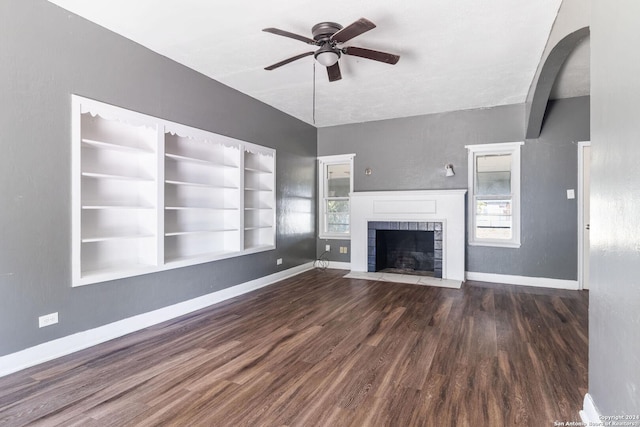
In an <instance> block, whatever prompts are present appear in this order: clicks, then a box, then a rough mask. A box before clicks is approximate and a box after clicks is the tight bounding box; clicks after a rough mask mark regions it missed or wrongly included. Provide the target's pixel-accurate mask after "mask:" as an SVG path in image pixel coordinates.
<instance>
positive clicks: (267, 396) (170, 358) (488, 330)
mask: <svg viewBox="0 0 640 427" xmlns="http://www.w3.org/2000/svg"><path fill="white" fill-rule="evenodd" d="M345 273H346V272H344V271H339V270H326V271H321V270H314V271H310V272H307V273H304V274H302V275H299V276H296V277H294V278H291V279H288V280H285V281H283V282H280V283H278V284H275V285H272V286H269V287H266V288H263V289H260V290H257V291H254V292H252V293H250V294H246V295H243V296H240V297H237V298H235V299H232V300H228V301H226V302H224V303H221V304H218V305H216V306H213V307H210V308H207V309H204V310H201V311H198V312H196V313H193V314H190V315H188V316H184V317H182V318H180V319H175V320H173V321H170V322H166V323H163V324H161V325H157V326H155V327H152V328H149V329H146V330H144V331H140V332H137V333H134V334H130V335H128V336H125V337H122V338H120V339H116V340H113V341H110V342H108V343H105V344H101V345H99V346H95V347H93V348H91V349H87V350H85V351H82V352H78V353H75V354H72V355H69V356H66V357H64V358H61V359H58V360H55V361H52V362H49V363H46V364H43V365H40V366H37V367H34V368H30V369H27V370H24V371H22V372H19V373H16V374H13V375H10V376H7V377H4V378H0V426H23V425H34V426H83V427H86V426H89V427H91V426H157V425H163V426H200V425H202V426H492V427H493V426H552V425H553V424H554V421H579V417H578V411H579V410H580V409H581V407H582V398H583V396H584V394H585V393H586V391H587V358H588V342H587V336H588V332H587V312H588V293H587V292H578V291H558V290H548V289H537V288H528V287H517V286H507V285H497V284H487V283H480V282H467V283H466V284H464V285H463V287H462V289H444V288H434V287H425V286H416V285H405V284H396V283H383V282H371V281H366V280H359V279H344V278H342V276H343V275H344V274H345Z"/></svg>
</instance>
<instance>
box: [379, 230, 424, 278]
mask: <svg viewBox="0 0 640 427" xmlns="http://www.w3.org/2000/svg"><path fill="white" fill-rule="evenodd" d="M375 254H376V255H375V257H376V267H375V271H380V272H385V273H398V274H417V275H424V276H434V270H435V268H434V264H435V251H434V232H433V231H414V230H376V252H375Z"/></svg>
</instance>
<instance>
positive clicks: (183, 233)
mask: <svg viewBox="0 0 640 427" xmlns="http://www.w3.org/2000/svg"><path fill="white" fill-rule="evenodd" d="M227 231H238V229H237V228H224V229H219V230H195V231H174V232H170V233H165V234H164V235H165V236H167V237H171V236H187V235H192V234H207V233H225V232H227Z"/></svg>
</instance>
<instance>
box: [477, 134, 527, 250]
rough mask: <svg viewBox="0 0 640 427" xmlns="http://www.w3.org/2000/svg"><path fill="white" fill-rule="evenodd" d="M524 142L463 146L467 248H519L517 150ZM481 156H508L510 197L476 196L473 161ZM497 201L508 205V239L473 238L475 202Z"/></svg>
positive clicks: (518, 162) (519, 155) (518, 169)
mask: <svg viewBox="0 0 640 427" xmlns="http://www.w3.org/2000/svg"><path fill="white" fill-rule="evenodd" d="M522 145H524V141H519V142H502V143H495V144H475V145H465V148H466V149H467V150H468V157H467V168H468V189H469V193H468V194H469V200H468V203H467V209H468V212H467V221H468V223H469V224H468V228H469V232H468V239H469V246H492V247H501V248H519V247H520V169H521V162H520V157H521V153H520V151H521V147H522ZM479 155H482V156H487V155H510V156H511V169H510V171H511V178H510V183H511V184H510V188H511V194H510V195H509V196H506V195H477V194H476V177H477V174H476V157H477V156H479ZM494 197H497V198H499V199H504V200H507V199H508V200H510V201H511V238H510V239H499V238H491V239H490V238H480V237H477V236H476V232H475V230H476V210H475V205H476V201H477V200H483V199H484V200H487V198H489V199H493V198H494Z"/></svg>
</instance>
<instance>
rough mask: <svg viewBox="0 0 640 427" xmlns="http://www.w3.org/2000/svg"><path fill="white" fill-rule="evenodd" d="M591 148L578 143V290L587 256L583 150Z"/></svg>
mask: <svg viewBox="0 0 640 427" xmlns="http://www.w3.org/2000/svg"><path fill="white" fill-rule="evenodd" d="M585 147H591V141H579V142H578V285H579V286H580V289H584V282H585V277H584V276H585V274H584V273H585V270H584V268H585V262H586V261H588V260H585V256H587V257H588V256H589V255H588V252H587V251H585V248H584V233H585V232H584V230H585V227H586V224H585V221H584V219H585V218H584V216H585V209H584V208H585V206H584V202H585V194H584V184H585V180H584V178H585V175H584V149H585Z"/></svg>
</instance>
